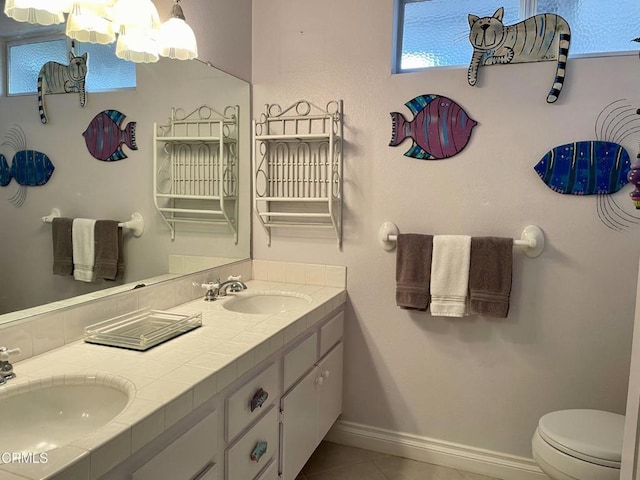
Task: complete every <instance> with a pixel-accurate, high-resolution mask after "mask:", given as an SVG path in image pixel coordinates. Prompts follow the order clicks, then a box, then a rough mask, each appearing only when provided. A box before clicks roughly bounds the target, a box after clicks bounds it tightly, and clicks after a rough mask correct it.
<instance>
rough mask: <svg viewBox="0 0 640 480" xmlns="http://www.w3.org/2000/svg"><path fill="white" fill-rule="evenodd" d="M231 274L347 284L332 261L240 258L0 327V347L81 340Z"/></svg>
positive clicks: (33, 351)
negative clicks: (98, 326) (110, 322)
mask: <svg viewBox="0 0 640 480" xmlns="http://www.w3.org/2000/svg"><path fill="white" fill-rule="evenodd" d="M229 275H242V279H243V280H251V279H253V280H266V281H270V282H283V283H296V284H303V285H322V286H329V287H339V288H346V280H347V269H346V267H343V266H334V265H316V264H305V263H290V262H276V261H267V260H253V261H251V260H244V261H240V262H237V263H234V264H232V265H224V266H219V267H215V268H210V269H208V270H203V271H199V272H196V273H192V274H189V275H185V276H181V277H179V278H176V279H169V280H165V281H163V282H160V283H157V284H154V285H148V286H146V287H143V288H138V289H134V290H127V291H123V292H120V293H115V294H113V295H109V296H107V297H103V298H96V299H95V300H88V301H86V302H83V303H80V304H77V305H70V306H67V307H64V308H61V309H55V310H54V311H43V312H42V313H37V314H35V315H33V316H29V317H27V318H25V319H23V320H16V321H13V322H10V323H6V324H5V325H0V346H6V347H9V348H16V347H18V348H20V350H21V351H22V353H21V354H20V356H19V357H18V358H17V359H16V361H20V360H26V359H27V358H30V357H32V356H35V355H40V354H41V353H44V352H47V351H49V350H53V349H54V348H58V347H61V346H63V345H65V344H67V343H71V342H75V341H77V340H79V339H81V338H82V336H83V334H84V328H85V327H86V326H88V325H91V324H93V323H96V322H99V321H102V320H107V319H109V318H111V317H114V316H116V315H121V314H123V313H127V312H131V311H133V310H136V309H138V308H144V307H151V308H153V309H156V310H166V309H168V308H171V307H174V306H176V305H180V304H182V303H185V302H189V301H191V300H194V299H196V298H198V297H200V296H203V295H204V291H203V289H202V288H201V287H200V284H202V283H206V282H210V281H213V280H216V279H217V278H220V279H226V278H227V277H228V276H229ZM194 283H195V284H196V285H195V286H194V285H193V284H194ZM34 313H35V312H34Z"/></svg>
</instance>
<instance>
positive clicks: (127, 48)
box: [113, 0, 160, 63]
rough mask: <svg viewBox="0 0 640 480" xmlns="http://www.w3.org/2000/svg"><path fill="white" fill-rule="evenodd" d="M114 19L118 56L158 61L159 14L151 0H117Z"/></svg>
mask: <svg viewBox="0 0 640 480" xmlns="http://www.w3.org/2000/svg"><path fill="white" fill-rule="evenodd" d="M113 22H114V24H115V25H116V26H117V28H118V42H117V43H116V56H117V57H118V58H122V59H124V60H129V61H131V62H136V63H153V62H157V61H158V59H159V55H158V36H159V34H160V17H159V16H158V10H157V9H156V7H155V5H154V4H153V2H151V0H118V2H117V3H116V5H115V7H114V10H113Z"/></svg>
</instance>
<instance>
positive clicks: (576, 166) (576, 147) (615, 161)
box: [533, 99, 640, 231]
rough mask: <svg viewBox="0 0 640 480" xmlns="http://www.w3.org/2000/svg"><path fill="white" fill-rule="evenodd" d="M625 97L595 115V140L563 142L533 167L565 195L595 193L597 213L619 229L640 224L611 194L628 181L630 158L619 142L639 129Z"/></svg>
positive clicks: (639, 123) (615, 228)
mask: <svg viewBox="0 0 640 480" xmlns="http://www.w3.org/2000/svg"><path fill="white" fill-rule="evenodd" d="M637 112H638V110H637V109H635V108H633V107H632V106H631V105H630V104H629V103H627V101H626V100H624V99H621V100H616V101H614V102H611V103H610V104H609V105H607V106H606V107H605V108H604V109H603V110H602V111H601V112H600V114H599V115H598V118H597V119H596V126H595V136H596V139H597V140H583V141H578V142H573V143H566V144H563V145H559V146H557V147H554V148H552V149H551V150H549V151H548V152H547V153H545V154H544V156H543V157H542V159H540V161H539V162H538V163H537V164H536V165H535V166H534V167H533V169H534V170H535V172H536V173H537V174H538V176H539V177H540V179H541V180H542V181H543V182H544V184H545V185H547V187H549V188H550V189H551V190H553V191H554V192H556V193H560V194H565V195H579V196H586V195H595V196H596V197H597V202H596V212H597V215H598V218H599V219H600V221H601V222H602V223H603V224H604V225H605V226H606V227H607V228H609V229H611V230H617V231H622V230H624V229H625V228H628V227H629V226H631V225H630V224H632V223H639V221H640V218H638V217H636V216H634V215H631V214H629V213H627V212H626V211H625V210H624V209H623V208H622V207H621V206H620V205H619V204H618V202H617V201H616V200H615V198H614V197H613V194H615V193H616V192H618V191H620V190H621V189H622V188H623V187H624V186H625V185H626V184H627V183H629V180H628V178H627V177H628V175H629V171H630V170H631V158H630V156H629V153H628V152H627V150H626V149H625V148H624V147H623V146H622V142H623V141H624V140H625V139H626V138H628V137H630V136H632V135H634V134H637V133H639V132H640V116H639V114H638V113H637Z"/></svg>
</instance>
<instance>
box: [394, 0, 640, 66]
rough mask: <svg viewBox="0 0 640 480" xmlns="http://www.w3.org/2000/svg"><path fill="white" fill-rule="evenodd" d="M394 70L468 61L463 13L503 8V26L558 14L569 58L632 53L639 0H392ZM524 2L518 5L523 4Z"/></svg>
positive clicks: (635, 47) (639, 13)
mask: <svg viewBox="0 0 640 480" xmlns="http://www.w3.org/2000/svg"><path fill="white" fill-rule="evenodd" d="M395 2H396V19H395V27H396V53H395V59H394V71H395V72H396V73H399V72H407V71H412V70H417V69H424V68H429V67H441V66H464V65H468V64H469V60H470V59H471V54H472V52H473V49H472V47H471V44H470V43H469V39H468V35H469V23H468V21H467V15H468V14H470V13H472V14H474V15H478V16H480V17H484V16H490V15H492V14H493V12H495V11H496V10H497V9H498V8H500V7H504V12H505V13H504V19H503V23H504V24H505V25H511V24H513V23H517V22H519V21H520V20H524V19H525V18H528V17H531V16H533V15H535V14H537V13H557V14H558V15H560V16H562V17H564V18H565V20H567V22H568V23H569V26H570V27H571V48H570V50H569V56H570V57H575V56H597V55H603V54H608V55H610V54H612V53H614V54H619V52H622V53H627V52H636V51H637V50H638V44H637V43H635V42H632V41H631V40H632V39H634V38H636V37H638V36H640V27H639V26H638V19H640V1H638V0H616V1H615V2H605V1H602V0H522V1H521V0H395ZM521 5H522V7H521Z"/></svg>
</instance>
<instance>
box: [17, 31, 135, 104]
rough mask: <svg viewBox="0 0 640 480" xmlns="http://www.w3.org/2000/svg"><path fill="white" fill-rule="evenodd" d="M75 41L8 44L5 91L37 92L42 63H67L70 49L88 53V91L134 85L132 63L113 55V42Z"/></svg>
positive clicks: (36, 40)
mask: <svg viewBox="0 0 640 480" xmlns="http://www.w3.org/2000/svg"><path fill="white" fill-rule="evenodd" d="M75 43H76V45H77V48H74V46H73V42H72V41H71V40H69V39H67V37H65V36H62V35H58V36H53V37H40V38H32V39H29V40H20V41H12V42H9V43H7V63H8V65H9V68H8V69H7V75H8V81H7V87H8V88H7V90H8V94H9V95H25V94H32V93H36V89H37V83H38V74H39V73H40V69H41V68H42V65H44V64H45V63H46V62H49V61H54V62H58V63H62V64H63V65H67V64H68V63H69V52H70V51H74V52H75V54H76V55H82V54H83V53H85V52H88V53H89V71H88V73H87V79H86V83H85V86H86V90H87V92H106V91H113V90H120V89H124V88H135V86H136V66H135V63H132V62H127V61H125V60H121V59H119V58H118V57H116V54H115V44H112V45H98V44H93V43H77V42H75Z"/></svg>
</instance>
